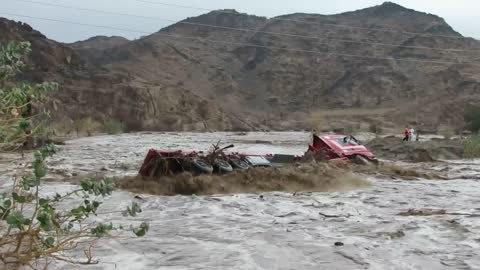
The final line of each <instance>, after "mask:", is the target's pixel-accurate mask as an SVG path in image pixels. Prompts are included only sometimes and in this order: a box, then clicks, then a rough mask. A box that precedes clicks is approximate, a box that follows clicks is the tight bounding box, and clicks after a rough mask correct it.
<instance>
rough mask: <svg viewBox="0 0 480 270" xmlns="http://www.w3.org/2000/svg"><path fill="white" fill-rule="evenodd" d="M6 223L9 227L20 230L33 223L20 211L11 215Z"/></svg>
mask: <svg viewBox="0 0 480 270" xmlns="http://www.w3.org/2000/svg"><path fill="white" fill-rule="evenodd" d="M6 221H7V224H8V225H10V226H12V227H13V228H16V229H19V230H23V226H24V225H29V224H30V222H31V221H30V220H29V219H27V218H25V217H24V216H23V214H22V213H21V212H19V211H15V212H12V213H11V214H10V215H8V216H7V218H6Z"/></svg>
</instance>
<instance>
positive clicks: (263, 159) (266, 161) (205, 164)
mask: <svg viewBox="0 0 480 270" xmlns="http://www.w3.org/2000/svg"><path fill="white" fill-rule="evenodd" d="M233 147H234V146H233V145H229V146H227V147H224V148H220V147H219V146H218V144H217V145H214V147H213V149H212V151H210V152H209V153H204V152H201V151H198V152H196V151H190V152H185V151H181V150H178V151H159V150H155V149H151V150H150V151H149V152H148V154H147V156H146V158H145V160H144V162H143V164H142V167H141V168H140V171H139V174H140V175H142V176H144V177H155V176H162V175H171V174H176V173H181V172H185V171H190V172H193V173H199V174H201V173H229V172H232V171H233V170H246V169H248V168H250V167H260V166H261V167H268V166H274V165H280V164H285V163H292V162H298V161H307V160H311V159H315V160H317V161H332V162H350V161H353V162H355V163H359V164H365V165H366V164H369V163H372V162H373V163H376V162H377V160H376V158H375V155H374V154H373V153H372V152H371V151H370V150H368V149H367V147H365V146H364V145H362V144H361V143H360V142H359V141H358V140H357V139H356V138H355V137H353V136H345V135H338V134H329V135H322V136H317V135H315V134H314V135H313V139H312V143H311V144H309V146H308V150H307V152H306V153H305V154H304V155H303V156H295V155H279V154H268V155H257V154H242V153H236V152H228V153H227V152H225V150H227V149H229V148H233Z"/></svg>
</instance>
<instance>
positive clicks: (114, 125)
mask: <svg viewBox="0 0 480 270" xmlns="http://www.w3.org/2000/svg"><path fill="white" fill-rule="evenodd" d="M124 130H125V125H124V124H123V123H122V122H120V121H118V120H115V119H109V120H107V121H106V122H105V123H104V124H103V131H104V132H106V133H108V134H110V135H115V134H120V133H123V131H124Z"/></svg>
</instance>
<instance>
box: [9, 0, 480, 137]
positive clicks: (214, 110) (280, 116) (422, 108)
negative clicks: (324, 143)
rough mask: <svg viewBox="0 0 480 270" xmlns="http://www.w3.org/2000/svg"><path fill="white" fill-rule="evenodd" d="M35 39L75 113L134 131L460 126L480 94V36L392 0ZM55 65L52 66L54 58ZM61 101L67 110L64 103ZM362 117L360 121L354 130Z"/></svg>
mask: <svg viewBox="0 0 480 270" xmlns="http://www.w3.org/2000/svg"><path fill="white" fill-rule="evenodd" d="M3 24H8V25H9V26H8V27H0V32H1V33H2V37H3V33H4V31H6V32H12V33H15V35H12V36H8V38H10V39H11V38H14V39H25V40H30V41H31V42H32V43H33V47H34V50H36V49H37V50H36V51H38V52H37V55H33V56H32V61H33V62H34V63H35V64H36V65H37V66H38V67H40V66H42V65H47V66H48V64H45V63H52V64H54V65H52V67H53V68H54V69H55V70H52V69H48V70H42V69H41V68H40V69H39V71H38V72H40V74H43V75H44V76H46V77H47V78H53V79H56V80H58V81H59V82H60V83H61V84H62V91H61V93H59V94H58V96H57V97H55V98H56V99H55V100H56V101H57V103H59V104H60V103H61V104H63V108H62V111H65V114H64V115H65V117H67V118H69V119H74V120H76V119H80V118H85V117H89V116H91V117H94V118H95V119H97V120H98V121H100V122H101V121H104V120H105V119H108V118H115V119H118V120H121V121H123V122H125V123H126V124H127V126H128V127H129V129H131V130H144V129H149V130H152V129H153V130H211V129H220V130H226V129H255V128H271V129H298V128H311V127H312V126H315V125H317V124H318V122H319V121H321V122H322V127H330V128H341V127H343V128H345V127H350V128H359V127H360V128H361V127H366V126H367V125H368V123H376V124H379V125H382V126H385V127H389V126H390V127H392V128H399V126H400V125H401V127H403V125H406V124H415V125H417V126H419V127H421V128H423V129H429V130H434V129H438V128H439V127H441V126H452V127H455V128H457V127H460V126H461V125H462V119H461V115H462V109H463V107H464V105H465V104H466V103H469V102H477V101H479V100H480V81H479V80H480V75H479V72H478V71H479V70H480V56H479V52H480V42H479V41H477V40H474V39H471V38H465V37H462V36H461V35H460V34H459V33H457V32H456V31H454V30H453V29H452V28H451V27H450V26H449V25H448V24H447V23H446V22H445V21H444V20H443V19H442V18H440V17H438V16H435V15H431V14H426V13H421V12H417V11H414V10H410V9H406V8H404V7H401V6H399V5H396V4H393V3H389V2H386V3H384V4H382V5H379V6H375V7H371V8H367V9H363V10H358V11H353V12H347V13H342V14H338V15H329V16H324V15H317V14H303V13H297V14H290V15H285V16H280V17H276V18H271V19H267V18H263V17H257V16H251V15H247V14H242V13H238V12H236V11H233V10H218V11H213V12H210V13H208V14H204V15H201V16H198V17H194V18H188V19H186V20H184V21H181V22H178V23H176V24H174V25H171V26H169V27H166V28H164V29H162V30H160V31H159V32H157V33H153V34H152V35H149V36H146V37H143V38H140V39H138V40H134V41H128V40H125V39H123V38H119V37H112V38H108V37H95V38H92V39H89V40H86V41H82V42H77V43H74V44H59V43H56V42H53V41H50V40H48V39H46V38H45V37H43V36H42V35H41V34H40V33H38V32H36V31H34V30H32V29H31V28H29V27H28V26H26V25H23V24H16V23H13V22H9V21H6V20H2V25H3ZM49 61H50V62H49ZM56 107H58V106H56ZM352 125H353V126H352Z"/></svg>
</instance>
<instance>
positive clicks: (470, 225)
mask: <svg viewBox="0 0 480 270" xmlns="http://www.w3.org/2000/svg"><path fill="white" fill-rule="evenodd" d="M218 139H222V142H224V143H225V144H229V143H234V144H235V145H236V146H237V147H236V149H237V151H239V152H253V153H292V154H302V153H303V152H304V151H305V150H306V144H307V142H308V140H309V136H308V134H307V133H249V134H247V135H243V134H234V133H204V134H194V133H178V134H172V133H164V134H155V133H153V134H145V133H143V134H125V135H120V136H99V137H90V138H82V139H76V140H72V141H68V142H67V144H66V145H65V146H62V147H61V151H60V152H59V154H57V155H56V156H54V157H53V159H52V160H51V161H49V165H50V166H51V167H53V168H54V170H55V171H57V172H60V171H61V172H63V173H64V174H65V175H82V174H86V173H90V172H92V171H104V172H106V173H107V174H110V175H116V176H123V175H133V174H135V172H136V170H137V169H138V166H139V164H141V162H142V160H143V158H144V155H145V154H146V152H147V150H148V149H149V148H163V149H203V150H208V148H209V147H210V145H211V143H212V142H216V141H217V140H218ZM2 166H3V168H1V169H2V172H4V173H2V175H4V177H3V178H2V179H0V181H1V182H2V183H3V184H2V185H3V187H6V186H7V184H6V183H7V181H8V179H7V178H8V177H7V176H8V175H11V174H13V173H14V171H12V170H11V168H7V167H5V165H2ZM431 167H432V169H434V170H437V171H442V172H446V173H448V175H449V176H451V177H453V178H457V179H456V180H455V179H454V180H449V181H442V180H422V179H419V180H418V181H401V180H391V179H380V178H373V177H370V178H369V179H367V180H368V181H370V182H371V185H370V186H369V187H366V188H363V189H359V190H353V191H347V192H328V193H298V194H291V193H264V194H262V195H252V194H236V195H222V196H175V197H160V196H153V195H143V194H132V193H129V192H124V191H117V192H115V193H114V194H113V195H112V196H111V197H109V198H108V199H106V200H105V202H104V204H103V205H102V210H101V211H102V212H110V211H115V210H123V209H124V208H125V207H126V206H127V205H128V204H129V203H130V202H131V201H137V202H138V203H140V205H141V207H142V209H143V213H142V214H140V215H139V216H138V217H135V218H128V219H125V218H124V217H123V216H121V215H120V214H107V215H102V216H100V217H99V218H98V219H99V221H103V222H113V223H114V224H117V225H120V224H123V225H128V224H136V223H139V222H142V221H147V222H149V223H150V231H149V232H148V235H147V236H146V237H144V238H133V237H126V236H125V235H122V237H120V238H114V239H110V240H100V241H98V242H97V243H96V249H95V251H94V253H95V256H96V258H97V259H99V260H100V261H101V262H100V264H98V265H93V266H71V265H64V264H55V265H51V268H53V269H145V270H147V269H148V270H153V269H172V270H173V269H379V270H380V269H381V270H384V269H480V255H479V254H478V250H480V218H479V217H478V214H480V208H479V205H480V204H479V203H480V197H479V196H478V194H479V191H480V181H479V178H480V177H479V176H478V175H479V174H478V173H479V172H480V162H479V161H467V160H463V161H455V162H448V163H436V164H432V165H431ZM53 180H55V179H53ZM72 188H73V186H72V185H71V184H69V183H60V182H52V183H48V184H47V185H46V186H45V187H44V188H43V190H42V192H43V193H45V194H54V193H55V192H60V193H64V192H67V191H68V190H71V189H72ZM135 195H140V196H141V199H136V198H134V196H135ZM70 203H71V204H72V206H73V205H75V203H76V201H75V200H72V201H70ZM411 208H414V209H446V210H447V211H448V212H458V213H467V214H472V215H470V216H468V215H464V216H452V215H441V216H400V215H398V213H400V212H402V211H405V210H408V209H411ZM335 243H337V245H335ZM78 255H79V256H81V253H79V254H78ZM79 258H80V257H79Z"/></svg>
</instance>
